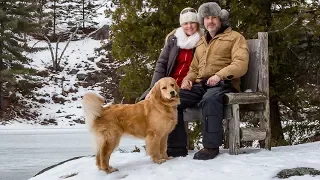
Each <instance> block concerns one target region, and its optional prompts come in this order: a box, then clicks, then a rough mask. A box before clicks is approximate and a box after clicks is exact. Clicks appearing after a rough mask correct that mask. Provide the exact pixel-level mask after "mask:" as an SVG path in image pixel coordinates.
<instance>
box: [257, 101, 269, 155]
mask: <svg viewBox="0 0 320 180" xmlns="http://www.w3.org/2000/svg"><path fill="white" fill-rule="evenodd" d="M259 115H260V117H261V119H260V127H261V128H264V129H265V130H266V139H265V140H264V141H263V140H262V141H259V143H260V147H261V148H265V149H268V150H271V127H270V105H269V101H266V103H264V111H261V112H260V114H259Z"/></svg>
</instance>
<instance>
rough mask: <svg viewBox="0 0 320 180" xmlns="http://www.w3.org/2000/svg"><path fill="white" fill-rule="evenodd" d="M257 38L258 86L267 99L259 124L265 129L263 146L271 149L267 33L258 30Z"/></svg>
mask: <svg viewBox="0 0 320 180" xmlns="http://www.w3.org/2000/svg"><path fill="white" fill-rule="evenodd" d="M258 39H259V41H260V48H261V51H260V52H261V53H260V57H261V59H260V60H261V73H260V75H261V77H260V78H259V79H260V80H261V81H259V83H258V88H259V89H260V90H261V91H262V92H263V93H264V94H265V95H266V97H267V100H266V101H265V103H264V109H265V110H264V111H263V114H262V115H263V116H262V118H261V120H260V126H261V127H262V128H265V130H266V139H265V148H266V149H269V150H271V127H270V104H269V52H268V33H267V32H259V33H258Z"/></svg>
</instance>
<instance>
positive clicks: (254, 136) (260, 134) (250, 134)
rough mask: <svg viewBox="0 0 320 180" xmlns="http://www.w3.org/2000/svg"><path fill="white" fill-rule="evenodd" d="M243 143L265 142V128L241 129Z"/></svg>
mask: <svg viewBox="0 0 320 180" xmlns="http://www.w3.org/2000/svg"><path fill="white" fill-rule="evenodd" d="M240 132H241V133H240V137H241V141H253V140H264V139H265V138H266V134H267V133H266V130H265V129H264V128H241V129H240Z"/></svg>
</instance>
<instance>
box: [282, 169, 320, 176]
mask: <svg viewBox="0 0 320 180" xmlns="http://www.w3.org/2000/svg"><path fill="white" fill-rule="evenodd" d="M304 175H311V176H317V175H320V171H319V170H316V169H313V168H308V167H297V168H292V169H284V170H282V171H280V172H279V173H278V174H277V177H278V178H281V179H285V178H289V177H291V176H304Z"/></svg>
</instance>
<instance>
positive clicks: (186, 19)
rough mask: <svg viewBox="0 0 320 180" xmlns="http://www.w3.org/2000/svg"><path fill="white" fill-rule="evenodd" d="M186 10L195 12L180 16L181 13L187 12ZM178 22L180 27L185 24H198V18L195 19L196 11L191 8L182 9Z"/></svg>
mask: <svg viewBox="0 0 320 180" xmlns="http://www.w3.org/2000/svg"><path fill="white" fill-rule="evenodd" d="M188 9H191V10H194V11H195V12H191V11H188V12H186V13H183V14H182V12H183V11H185V10H188ZM179 22H180V25H182V24H184V23H187V22H196V23H199V22H198V18H197V10H195V9H193V8H190V7H187V8H184V9H183V10H182V11H181V12H180V20H179Z"/></svg>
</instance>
